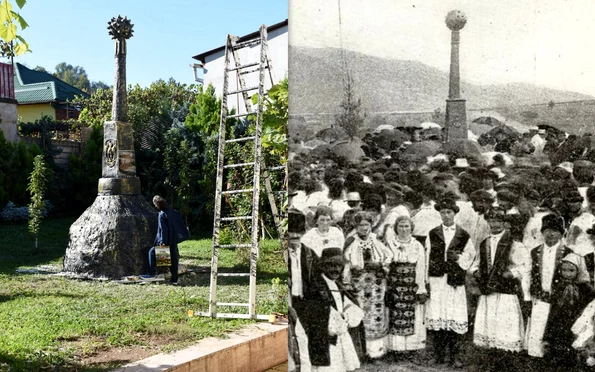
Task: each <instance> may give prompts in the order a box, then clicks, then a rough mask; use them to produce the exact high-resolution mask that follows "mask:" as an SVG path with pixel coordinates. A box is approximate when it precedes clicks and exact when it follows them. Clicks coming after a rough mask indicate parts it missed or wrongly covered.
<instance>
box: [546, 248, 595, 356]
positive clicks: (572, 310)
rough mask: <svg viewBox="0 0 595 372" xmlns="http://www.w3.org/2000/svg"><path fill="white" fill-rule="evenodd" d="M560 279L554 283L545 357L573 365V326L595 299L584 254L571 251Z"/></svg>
mask: <svg viewBox="0 0 595 372" xmlns="http://www.w3.org/2000/svg"><path fill="white" fill-rule="evenodd" d="M557 276H558V278H559V280H558V281H557V282H554V284H552V297H551V307H550V314H549V316H548V319H547V324H546V326H545V334H544V336H543V341H544V342H545V344H546V348H545V349H546V356H547V357H548V358H551V359H552V361H553V362H554V364H556V365H558V366H564V367H566V368H572V367H574V366H575V363H576V361H577V353H576V351H575V350H574V349H573V348H572V343H573V342H574V334H573V333H572V325H573V324H574V322H575V321H576V320H577V319H578V318H579V316H580V315H581V313H582V312H583V310H584V309H585V307H586V306H587V305H588V304H589V302H591V301H592V300H593V299H595V290H593V287H592V286H591V284H590V283H589V281H590V278H589V273H588V272H587V267H586V266H585V261H584V259H583V257H581V256H579V255H577V254H575V253H570V254H569V255H568V256H566V257H564V258H563V259H562V261H561V262H560V265H558V269H557Z"/></svg>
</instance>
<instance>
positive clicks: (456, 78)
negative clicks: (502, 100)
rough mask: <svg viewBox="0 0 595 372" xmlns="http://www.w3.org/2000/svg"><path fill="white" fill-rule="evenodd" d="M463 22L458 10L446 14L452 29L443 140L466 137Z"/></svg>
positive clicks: (465, 18)
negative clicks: (461, 55) (461, 49)
mask: <svg viewBox="0 0 595 372" xmlns="http://www.w3.org/2000/svg"><path fill="white" fill-rule="evenodd" d="M465 23H467V17H465V14H464V13H463V12H461V11H460V10H452V11H450V12H449V13H448V14H447V16H446V26H447V27H448V28H449V29H450V30H451V31H452V35H451V49H450V81H449V87H448V99H447V100H446V122H445V129H446V131H445V135H444V136H443V139H444V142H448V141H450V140H453V139H467V108H466V106H465V99H463V98H461V88H460V86H461V82H460V80H461V78H460V74H459V44H460V35H459V31H460V30H461V29H462V28H463V27H465Z"/></svg>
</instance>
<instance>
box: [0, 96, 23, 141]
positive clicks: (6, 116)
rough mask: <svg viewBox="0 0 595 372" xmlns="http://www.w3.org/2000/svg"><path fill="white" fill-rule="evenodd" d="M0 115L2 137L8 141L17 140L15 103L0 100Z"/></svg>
mask: <svg viewBox="0 0 595 372" xmlns="http://www.w3.org/2000/svg"><path fill="white" fill-rule="evenodd" d="M0 117H2V124H0V126H2V132H3V133H4V138H6V140H7V141H9V142H18V140H19V134H18V130H17V118H18V114H17V104H16V103H6V102H0Z"/></svg>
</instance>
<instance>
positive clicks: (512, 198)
mask: <svg viewBox="0 0 595 372" xmlns="http://www.w3.org/2000/svg"><path fill="white" fill-rule="evenodd" d="M518 199H519V196H518V195H517V194H515V193H514V192H512V191H510V190H508V189H503V190H500V191H498V200H502V201H505V202H509V203H516V202H517V200H518Z"/></svg>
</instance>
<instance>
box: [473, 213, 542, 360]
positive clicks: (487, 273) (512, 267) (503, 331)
mask: <svg viewBox="0 0 595 372" xmlns="http://www.w3.org/2000/svg"><path fill="white" fill-rule="evenodd" d="M485 218H486V219H487V221H488V223H489V225H490V230H491V235H490V236H489V237H488V238H486V239H485V240H484V241H483V242H481V244H480V245H479V250H478V254H477V257H476V259H475V262H474V263H473V266H472V267H471V270H470V271H471V273H472V274H473V276H474V277H475V278H476V280H477V283H478V286H479V290H480V291H481V296H480V297H479V302H478V306H477V312H476V315H475V327H474V332H473V343H474V344H475V345H477V346H480V347H483V348H488V349H492V350H491V354H492V355H490V357H489V358H487V359H489V360H490V362H493V361H498V360H501V361H504V362H505V361H507V360H511V358H509V357H508V356H504V355H498V354H499V353H498V352H497V350H504V351H511V352H520V351H522V350H523V339H524V333H525V332H524V328H525V326H524V322H523V315H522V311H521V304H520V302H519V294H521V293H522V288H521V282H522V279H523V277H526V276H528V275H529V271H530V267H531V266H530V262H531V261H530V258H529V252H528V251H527V250H526V249H525V247H524V246H522V244H521V243H520V242H518V241H516V242H515V241H514V239H513V236H512V233H511V232H510V231H509V230H506V229H505V218H506V214H505V211H504V210H503V209H499V208H492V209H491V210H489V211H488V212H487V213H486V215H485ZM491 367H492V368H494V369H497V370H509V369H511V368H513V366H504V365H494V364H493V363H492V366H491Z"/></svg>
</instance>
